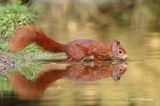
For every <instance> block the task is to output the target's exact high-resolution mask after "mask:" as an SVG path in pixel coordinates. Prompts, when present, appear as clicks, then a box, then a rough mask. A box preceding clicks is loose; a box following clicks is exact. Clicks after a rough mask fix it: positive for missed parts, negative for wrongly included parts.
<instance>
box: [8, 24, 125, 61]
mask: <svg viewBox="0 0 160 106" xmlns="http://www.w3.org/2000/svg"><path fill="white" fill-rule="evenodd" d="M31 43H36V44H37V45H39V46H40V47H41V48H42V49H44V50H45V51H49V52H65V53H66V54H67V56H68V60H70V61H80V60H82V59H83V58H84V57H85V56H91V55H93V56H94V57H95V59H96V60H105V59H107V58H111V57H114V54H115V52H114V51H113V50H112V49H113V47H112V45H111V44H108V45H107V44H105V43H101V42H97V41H94V40H87V39H79V40H74V41H72V42H70V43H68V44H67V45H63V44H61V43H58V42H56V41H54V40H52V39H50V38H48V37H47V36H46V35H45V34H44V33H43V32H42V31H41V30H40V29H38V28H36V27H34V26H29V25H26V26H23V27H21V28H20V29H18V30H16V32H15V34H14V36H13V37H12V38H11V40H10V48H11V50H12V51H15V52H17V51H20V50H21V49H23V48H24V47H26V46H27V45H29V44H31ZM118 46H120V43H119V45H118ZM115 47H116V46H115ZM124 54H126V52H125V51H124Z"/></svg>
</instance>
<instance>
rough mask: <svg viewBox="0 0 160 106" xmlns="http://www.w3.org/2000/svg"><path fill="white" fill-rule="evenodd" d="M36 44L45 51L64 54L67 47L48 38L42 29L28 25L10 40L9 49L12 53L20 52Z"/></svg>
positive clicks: (17, 31)
mask: <svg viewBox="0 0 160 106" xmlns="http://www.w3.org/2000/svg"><path fill="white" fill-rule="evenodd" d="M32 43H36V44H37V45H39V46H40V47H41V48H42V49H43V50H45V51H49V52H64V51H65V45H63V44H61V43H58V42H56V41H54V40H52V39H50V38H48V37H47V36H46V35H45V34H44V33H43V32H42V31H41V30H40V29H38V28H36V27H34V26H30V25H26V26H23V27H21V28H19V29H17V30H16V32H15V34H14V35H13V37H12V38H11V39H10V42H9V47H10V49H11V50H12V51H14V52H18V51H20V50H22V49H23V48H25V47H26V46H27V45H29V44H32Z"/></svg>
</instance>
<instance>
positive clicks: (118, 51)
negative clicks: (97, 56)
mask: <svg viewBox="0 0 160 106" xmlns="http://www.w3.org/2000/svg"><path fill="white" fill-rule="evenodd" d="M111 48H112V52H113V57H116V58H121V59H123V60H125V59H126V58H127V57H128V55H127V52H126V51H125V50H124V48H123V47H122V45H121V44H120V42H119V41H117V40H115V41H113V42H112V44H111Z"/></svg>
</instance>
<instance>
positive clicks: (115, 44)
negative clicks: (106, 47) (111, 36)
mask: <svg viewBox="0 0 160 106" xmlns="http://www.w3.org/2000/svg"><path fill="white" fill-rule="evenodd" d="M119 45H120V42H119V41H117V40H114V41H113V42H112V46H113V47H117V46H119Z"/></svg>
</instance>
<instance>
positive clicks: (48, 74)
mask: <svg viewBox="0 0 160 106" xmlns="http://www.w3.org/2000/svg"><path fill="white" fill-rule="evenodd" d="M127 67H128V65H127V64H126V63H125V62H119V63H115V64H113V63H112V62H95V63H94V66H91V65H84V64H81V63H80V62H78V63H74V64H71V65H69V66H67V68H66V69H62V70H60V69H55V68H53V67H51V66H49V68H48V69H45V70H43V71H42V73H40V74H39V75H38V77H37V78H36V79H35V80H34V81H33V80H29V79H27V78H26V77H25V76H24V75H22V74H20V73H13V74H12V75H11V76H10V77H9V79H10V83H11V85H12V87H13V89H14V91H15V93H16V94H17V95H19V97H20V98H21V99H35V98H37V97H39V96H41V95H43V93H44V91H45V90H46V89H47V88H48V86H50V85H51V84H53V83H55V82H56V81H57V80H59V79H62V78H64V77H67V78H68V79H70V80H72V81H75V82H77V83H86V82H87V83H88V82H93V81H97V80H101V79H104V78H109V77H112V78H113V80H115V81H117V80H120V78H121V77H122V76H123V75H124V73H125V72H126V71H127Z"/></svg>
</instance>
